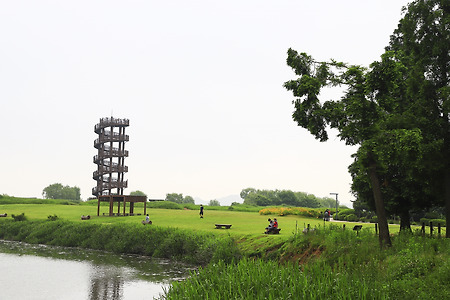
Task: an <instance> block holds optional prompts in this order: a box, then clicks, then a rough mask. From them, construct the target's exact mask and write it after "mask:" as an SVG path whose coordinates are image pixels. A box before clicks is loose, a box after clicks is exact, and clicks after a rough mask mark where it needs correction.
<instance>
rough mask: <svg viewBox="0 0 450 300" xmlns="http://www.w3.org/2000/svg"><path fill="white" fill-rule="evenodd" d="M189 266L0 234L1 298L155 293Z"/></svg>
mask: <svg viewBox="0 0 450 300" xmlns="http://www.w3.org/2000/svg"><path fill="white" fill-rule="evenodd" d="M190 270H192V268H191V267H189V266H186V265H183V264H180V263H176V262H172V261H169V260H160V259H152V258H149V257H144V256H136V255H115V254H111V253H106V252H102V251H91V250H85V249H77V248H63V247H53V246H45V245H30V244H25V243H19V242H9V241H1V240H0V299H5V300H9V299H22V300H27V299H33V300H39V299H46V300H51V299H90V300H100V299H101V300H110V299H117V300H119V299H120V300H128V299H130V300H131V299H158V298H159V297H160V296H161V295H162V294H163V291H164V288H168V287H169V284H170V282H171V281H173V280H182V279H183V278H185V277H186V276H187V275H188V273H189V271H190Z"/></svg>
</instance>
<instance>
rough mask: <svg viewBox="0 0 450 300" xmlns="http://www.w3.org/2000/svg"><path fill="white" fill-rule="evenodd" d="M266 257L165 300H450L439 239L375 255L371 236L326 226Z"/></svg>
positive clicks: (397, 241) (400, 244)
mask: <svg viewBox="0 0 450 300" xmlns="http://www.w3.org/2000/svg"><path fill="white" fill-rule="evenodd" d="M275 257H277V258H278V261H275V259H274V258H275ZM270 258H271V259H269V256H266V257H263V258H257V259H250V258H244V259H242V260H240V261H237V262H236V263H231V264H230V263H228V264H227V263H224V262H218V263H214V264H210V265H209V266H208V267H206V268H203V269H200V270H199V271H198V272H196V273H193V274H192V275H191V277H189V278H188V279H187V280H186V281H184V282H175V283H173V285H172V287H171V288H170V289H169V290H168V291H166V294H165V298H166V299H443V297H444V296H445V297H446V296H447V295H449V293H450V240H449V239H444V238H441V239H438V238H429V237H421V236H417V235H413V234H407V235H400V236H395V237H393V246H392V247H391V248H390V249H387V250H383V251H381V250H380V248H379V246H378V238H377V237H376V236H375V235H374V234H373V233H372V232H371V231H369V230H366V231H365V232H364V231H362V232H360V233H359V234H358V235H357V234H356V233H355V232H353V231H350V230H347V231H343V230H340V229H338V228H336V229H333V228H332V227H328V228H322V229H319V230H317V231H315V232H314V233H310V234H307V235H297V236H293V237H292V238H291V239H290V240H289V241H287V242H286V243H285V244H284V245H282V246H281V247H280V248H279V249H278V250H277V251H274V252H273V253H272V256H271V257H270ZM280 261H284V263H280Z"/></svg>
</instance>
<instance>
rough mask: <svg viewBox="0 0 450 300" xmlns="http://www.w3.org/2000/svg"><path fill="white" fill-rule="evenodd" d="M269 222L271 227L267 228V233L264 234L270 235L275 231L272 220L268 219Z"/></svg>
mask: <svg viewBox="0 0 450 300" xmlns="http://www.w3.org/2000/svg"><path fill="white" fill-rule="evenodd" d="M267 221H269V226H267V227H266V232H264V233H265V234H268V233H269V232H270V231H271V230H272V229H273V221H272V219H270V218H269V219H267Z"/></svg>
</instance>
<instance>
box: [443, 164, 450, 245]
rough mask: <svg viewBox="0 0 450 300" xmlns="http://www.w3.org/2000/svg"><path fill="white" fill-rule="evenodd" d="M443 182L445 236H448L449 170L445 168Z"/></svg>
mask: <svg viewBox="0 0 450 300" xmlns="http://www.w3.org/2000/svg"><path fill="white" fill-rule="evenodd" d="M444 184H445V187H444V188H445V196H444V197H445V222H446V227H445V228H446V230H445V231H446V233H445V237H446V238H450V230H449V228H450V170H449V168H447V169H446V170H445V178H444Z"/></svg>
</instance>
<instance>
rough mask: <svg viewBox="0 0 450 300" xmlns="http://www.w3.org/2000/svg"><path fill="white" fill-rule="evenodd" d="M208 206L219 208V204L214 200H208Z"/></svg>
mask: <svg viewBox="0 0 450 300" xmlns="http://www.w3.org/2000/svg"><path fill="white" fill-rule="evenodd" d="M208 206H220V202H219V200H216V199H213V200H209V203H208Z"/></svg>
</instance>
